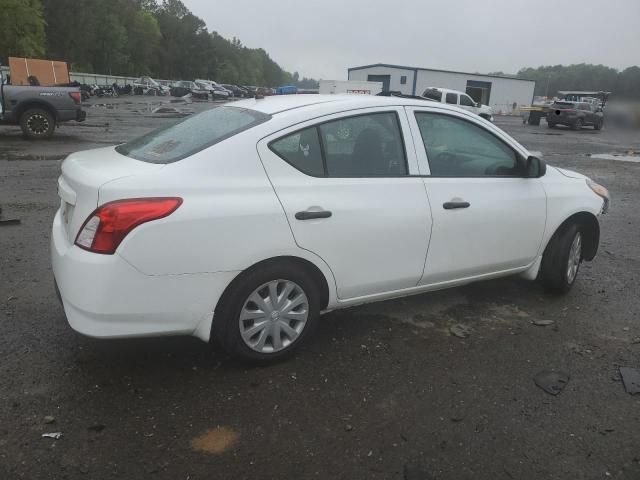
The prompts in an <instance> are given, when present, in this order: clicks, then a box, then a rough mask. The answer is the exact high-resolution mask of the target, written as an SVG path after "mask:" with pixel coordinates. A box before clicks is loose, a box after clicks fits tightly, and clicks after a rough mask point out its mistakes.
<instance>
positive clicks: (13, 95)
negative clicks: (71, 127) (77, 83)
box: [0, 70, 87, 139]
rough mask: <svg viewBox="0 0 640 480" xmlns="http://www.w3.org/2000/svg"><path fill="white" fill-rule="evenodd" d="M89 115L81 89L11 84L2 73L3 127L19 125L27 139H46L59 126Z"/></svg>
mask: <svg viewBox="0 0 640 480" xmlns="http://www.w3.org/2000/svg"><path fill="white" fill-rule="evenodd" d="M86 116H87V113H86V112H85V111H84V110H82V93H81V91H80V87H43V86H30V85H24V86H23V85H10V84H6V82H5V78H4V77H3V74H2V71H1V70H0V125H20V128H21V129H22V133H23V134H24V136H25V137H27V138H31V139H43V138H49V137H51V136H52V135H53V133H54V131H55V129H56V125H58V124H59V123H61V122H68V121H71V120H75V121H77V122H82V121H84V120H85V118H86Z"/></svg>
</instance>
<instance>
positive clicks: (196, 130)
mask: <svg viewBox="0 0 640 480" xmlns="http://www.w3.org/2000/svg"><path fill="white" fill-rule="evenodd" d="M270 118H271V116H270V115H267V114H265V113H262V112H257V111H255V110H249V109H246V108H237V107H226V106H225V107H217V108H212V109H211V110H207V111H205V112H202V113H200V114H198V115H193V116H191V117H187V118H185V119H184V120H181V121H179V122H178V123H174V124H173V125H169V126H168V127H163V128H161V129H159V130H155V131H153V132H151V133H148V134H147V135H144V136H143V137H140V138H137V139H135V140H132V141H130V142H127V143H124V144H122V145H119V146H117V147H116V151H117V152H118V153H121V154H122V155H126V156H128V157H131V158H135V159H136V160H141V161H143V162H149V163H172V162H176V161H178V160H181V159H183V158H186V157H188V156H190V155H193V154H194V153H197V152H199V151H201V150H204V149H205V148H207V147H210V146H212V145H215V144H216V143H218V142H221V141H223V140H226V139H227V138H230V137H232V136H234V135H237V134H238V133H240V132H243V131H245V130H248V129H249V128H252V127H255V126H256V125H259V124H261V123H263V122H266V121H267V120H269V119H270Z"/></svg>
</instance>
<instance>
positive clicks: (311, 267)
mask: <svg viewBox="0 0 640 480" xmlns="http://www.w3.org/2000/svg"><path fill="white" fill-rule="evenodd" d="M274 263H275V264H289V265H293V266H296V267H297V268H301V269H302V270H304V271H305V272H307V273H308V274H309V275H310V276H311V278H312V279H313V280H314V282H315V283H316V285H317V286H318V289H319V290H320V309H321V310H324V309H326V308H327V306H328V305H329V281H328V279H327V278H326V276H325V274H324V273H323V272H322V270H320V268H319V267H318V266H317V265H315V264H314V263H313V262H311V261H309V260H307V259H305V258H302V257H297V256H293V255H282V256H277V257H271V258H267V259H265V260H261V261H259V262H257V263H254V264H253V265H251V266H250V267H249V268H246V269H244V270H243V271H242V272H240V273H239V274H238V275H237V276H236V277H235V278H234V279H233V280H232V281H231V282H230V283H229V285H227V288H225V289H224V291H223V292H222V295H221V296H220V299H219V300H218V302H217V304H216V308H218V305H220V303H221V302H222V301H223V299H224V298H225V297H226V296H227V295H228V294H229V292H231V291H232V290H233V288H234V287H235V285H237V283H238V282H239V281H240V279H241V278H242V277H243V276H244V275H246V274H247V273H250V272H253V271H254V270H257V269H260V268H263V267H264V266H266V265H272V264H274Z"/></svg>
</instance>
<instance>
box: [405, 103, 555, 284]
mask: <svg viewBox="0 0 640 480" xmlns="http://www.w3.org/2000/svg"><path fill="white" fill-rule="evenodd" d="M407 110H408V113H409V122H410V124H411V126H412V129H413V131H414V135H413V136H414V138H415V139H416V150H417V152H418V153H417V154H418V160H419V165H420V168H421V170H422V171H423V172H424V173H425V175H424V184H425V187H426V190H427V195H428V197H429V202H430V204H431V210H432V217H433V228H432V234H431V243H430V246H429V252H428V256H427V261H426V265H425V272H424V276H423V278H422V279H421V281H420V283H421V284H423V285H427V284H436V283H442V282H449V281H456V280H464V279H469V278H474V277H481V276H483V275H490V274H495V273H499V272H508V271H510V270H517V269H522V267H525V266H527V265H530V264H531V263H533V262H534V261H535V259H536V258H537V256H538V253H539V250H540V245H541V241H542V235H543V233H544V228H545V221H546V194H545V191H544V188H543V186H542V183H541V181H540V180H539V179H537V178H525V175H524V169H523V168H522V166H523V163H524V160H523V158H522V157H523V156H524V155H526V152H525V151H522V150H521V151H519V149H521V147H519V146H517V145H516V144H514V143H513V142H512V141H511V140H510V139H509V138H508V137H507V136H506V135H504V134H503V133H502V132H501V130H499V129H498V128H496V127H493V126H485V125H483V124H482V123H480V122H479V121H478V119H477V118H476V117H475V116H473V115H469V114H464V113H459V112H452V111H445V110H443V109H437V108H428V107H425V108H422V107H420V108H417V107H411V108H407Z"/></svg>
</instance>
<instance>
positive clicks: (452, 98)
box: [446, 93, 458, 105]
mask: <svg viewBox="0 0 640 480" xmlns="http://www.w3.org/2000/svg"><path fill="white" fill-rule="evenodd" d="M446 102H447V103H450V104H452V105H457V104H458V94H457V93H447V97H446Z"/></svg>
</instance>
